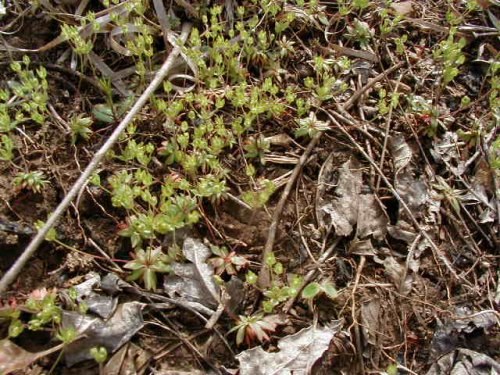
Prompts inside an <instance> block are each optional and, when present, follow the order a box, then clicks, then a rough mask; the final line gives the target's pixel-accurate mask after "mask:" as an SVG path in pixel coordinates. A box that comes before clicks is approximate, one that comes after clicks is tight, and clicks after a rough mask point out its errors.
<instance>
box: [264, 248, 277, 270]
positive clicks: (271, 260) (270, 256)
mask: <svg viewBox="0 0 500 375" xmlns="http://www.w3.org/2000/svg"><path fill="white" fill-rule="evenodd" d="M265 262H266V264H267V265H268V266H269V267H272V266H274V265H275V264H276V257H275V256H274V253H272V252H271V253H269V254H267V255H266V259H265Z"/></svg>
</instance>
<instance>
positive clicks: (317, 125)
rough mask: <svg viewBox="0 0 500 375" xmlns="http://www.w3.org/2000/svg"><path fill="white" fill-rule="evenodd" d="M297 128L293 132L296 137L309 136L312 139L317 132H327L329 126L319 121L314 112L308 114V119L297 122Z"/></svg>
mask: <svg viewBox="0 0 500 375" xmlns="http://www.w3.org/2000/svg"><path fill="white" fill-rule="evenodd" d="M298 125H299V128H298V129H297V130H295V135H296V136H297V137H303V136H306V135H307V136H309V137H311V138H312V137H314V136H315V135H316V134H317V133H318V132H321V131H325V130H328V128H329V124H328V122H325V121H320V120H318V118H317V117H316V114H315V113H314V112H310V113H309V117H307V118H305V119H301V120H298Z"/></svg>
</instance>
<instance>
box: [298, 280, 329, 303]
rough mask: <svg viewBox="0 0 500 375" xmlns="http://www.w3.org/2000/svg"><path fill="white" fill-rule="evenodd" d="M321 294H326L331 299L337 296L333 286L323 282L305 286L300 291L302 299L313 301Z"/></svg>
mask: <svg viewBox="0 0 500 375" xmlns="http://www.w3.org/2000/svg"><path fill="white" fill-rule="evenodd" d="M321 293H324V294H326V295H327V296H328V297H329V298H331V299H335V298H337V295H338V292H337V289H336V288H335V285H333V283H331V282H329V281H324V282H322V283H321V284H320V283H317V282H312V283H310V284H307V285H306V286H305V287H304V289H303V290H302V298H304V299H307V300H313V299H314V298H315V297H317V296H318V295H319V294H321Z"/></svg>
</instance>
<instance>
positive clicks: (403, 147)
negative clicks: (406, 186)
mask: <svg viewBox="0 0 500 375" xmlns="http://www.w3.org/2000/svg"><path fill="white" fill-rule="evenodd" d="M388 146H389V152H390V153H391V156H392V160H393V163H394V169H395V171H396V174H398V173H399V172H400V171H401V170H402V169H403V168H405V167H406V166H407V165H408V164H409V163H410V162H411V157H412V151H411V149H410V146H408V143H406V141H405V138H404V137H403V135H402V134H397V135H393V136H391V137H390V138H389V144H388Z"/></svg>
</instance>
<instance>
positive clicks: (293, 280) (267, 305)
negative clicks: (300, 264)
mask: <svg viewBox="0 0 500 375" xmlns="http://www.w3.org/2000/svg"><path fill="white" fill-rule="evenodd" d="M264 261H265V262H266V264H267V266H268V267H269V269H270V270H271V286H270V288H269V289H267V290H264V291H263V294H264V296H265V297H266V299H265V300H264V301H263V302H262V308H263V310H264V312H265V313H268V314H269V313H271V312H272V311H274V309H275V307H276V306H278V305H279V304H280V303H282V302H284V301H286V300H288V299H289V298H292V297H295V296H296V295H297V293H298V291H299V287H300V286H301V285H302V277H301V276H298V275H289V280H290V282H289V283H285V282H283V281H282V275H283V274H284V267H283V264H282V263H281V262H278V261H277V260H276V257H275V255H274V253H272V252H271V253H269V254H268V255H267V257H266V259H264Z"/></svg>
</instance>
